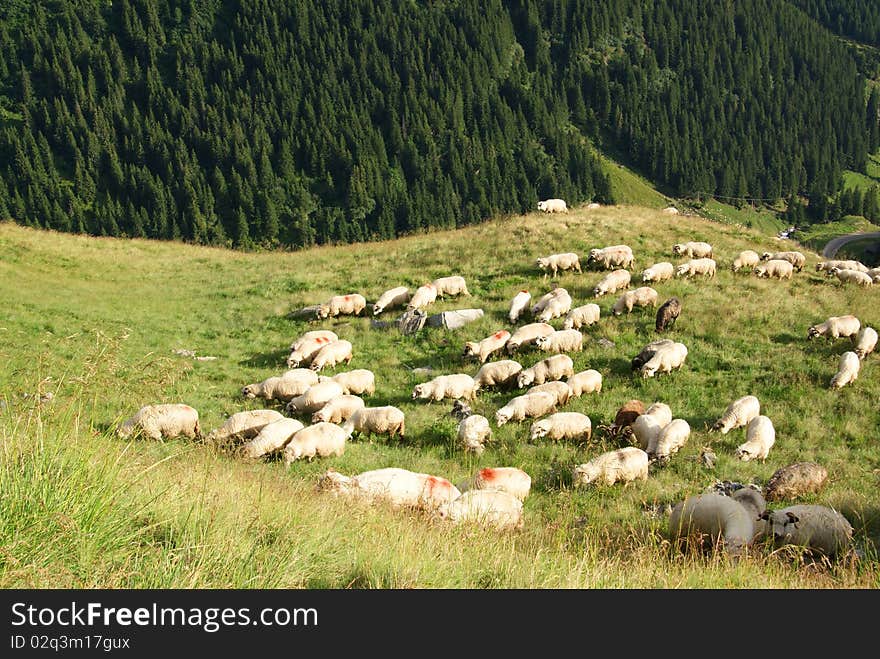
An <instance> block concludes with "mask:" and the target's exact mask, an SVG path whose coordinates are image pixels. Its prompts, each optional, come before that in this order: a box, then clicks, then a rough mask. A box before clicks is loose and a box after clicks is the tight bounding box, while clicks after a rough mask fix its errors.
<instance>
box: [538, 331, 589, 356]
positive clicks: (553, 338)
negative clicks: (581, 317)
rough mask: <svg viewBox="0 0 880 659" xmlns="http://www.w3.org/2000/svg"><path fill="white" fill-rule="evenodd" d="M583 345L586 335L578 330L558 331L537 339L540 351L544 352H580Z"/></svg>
mask: <svg viewBox="0 0 880 659" xmlns="http://www.w3.org/2000/svg"><path fill="white" fill-rule="evenodd" d="M583 344H584V335H583V334H581V332H580V330H576V329H563V330H556V331H555V332H553V334H548V335H547V336H539V337H538V338H537V339H535V345H536V346H537V348H538V350H541V351H543V352H580V350H581V349H582V348H583Z"/></svg>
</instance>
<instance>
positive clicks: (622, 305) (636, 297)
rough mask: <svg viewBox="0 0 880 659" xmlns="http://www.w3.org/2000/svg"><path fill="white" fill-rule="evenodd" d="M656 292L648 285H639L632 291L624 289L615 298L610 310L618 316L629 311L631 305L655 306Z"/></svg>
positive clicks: (631, 307) (631, 308)
mask: <svg viewBox="0 0 880 659" xmlns="http://www.w3.org/2000/svg"><path fill="white" fill-rule="evenodd" d="M657 298H658V293H657V291H655V290H654V289H653V288H651V287H650V286H640V287H639V288H636V289H635V290H632V291H626V292H625V293H624V294H623V295H621V296H620V297H619V298H617V301H616V302H615V303H614V306H613V307H611V312H612V313H613V314H614V315H615V316H620V315H621V314H623V313H624V312H626V313H631V312H632V310H633V307H656V306H657Z"/></svg>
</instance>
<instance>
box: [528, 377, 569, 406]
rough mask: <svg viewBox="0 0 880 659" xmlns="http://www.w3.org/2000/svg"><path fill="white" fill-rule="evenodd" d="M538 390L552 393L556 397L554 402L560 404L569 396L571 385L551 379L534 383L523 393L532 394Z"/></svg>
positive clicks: (565, 401)
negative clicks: (542, 382)
mask: <svg viewBox="0 0 880 659" xmlns="http://www.w3.org/2000/svg"><path fill="white" fill-rule="evenodd" d="M539 391H546V392H548V393H551V394H553V395H554V396H555V397H556V404H557V405H560V406H561V405H565V404H566V403H567V402H568V401H569V399H570V398H571V387H569V386H568V383H567V382H563V381H562V380H551V381H550V382H545V383H544V384H536V385H535V386H534V387H529V388H528V389H527V390H526V392H525V393H526V394H534V393H536V392H539Z"/></svg>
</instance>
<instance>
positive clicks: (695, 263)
mask: <svg viewBox="0 0 880 659" xmlns="http://www.w3.org/2000/svg"><path fill="white" fill-rule="evenodd" d="M715 269H716V263H715V260H714V259H710V258H708V257H707V258H699V259H691V260H690V261H685V262H684V263H682V264H680V265H679V266H678V267H676V269H675V276H676V277H696V276H698V275H701V276H704V277H714V276H715Z"/></svg>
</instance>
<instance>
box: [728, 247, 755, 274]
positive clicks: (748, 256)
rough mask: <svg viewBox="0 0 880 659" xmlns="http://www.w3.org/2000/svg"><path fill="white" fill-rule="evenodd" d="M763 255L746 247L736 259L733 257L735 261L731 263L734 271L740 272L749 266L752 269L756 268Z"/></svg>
mask: <svg viewBox="0 0 880 659" xmlns="http://www.w3.org/2000/svg"><path fill="white" fill-rule="evenodd" d="M760 261H761V257H760V256H758V252H756V251H754V250H751V249H746V250H743V251H742V252H740V253H739V254H738V255H737V257H736V258H735V259H733V263H731V264H730V267H731V269H732V270H733V271H734V272H739V271H740V270H743V269H745V268H748V269H749V270H750V271H751V270H753V269H754V268H755V266H756V265H758V263H760Z"/></svg>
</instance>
